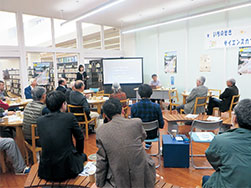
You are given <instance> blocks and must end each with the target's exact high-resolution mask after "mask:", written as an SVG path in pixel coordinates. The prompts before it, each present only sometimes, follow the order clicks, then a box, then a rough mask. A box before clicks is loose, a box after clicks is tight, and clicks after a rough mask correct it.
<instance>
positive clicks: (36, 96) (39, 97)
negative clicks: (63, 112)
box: [31, 86, 46, 103]
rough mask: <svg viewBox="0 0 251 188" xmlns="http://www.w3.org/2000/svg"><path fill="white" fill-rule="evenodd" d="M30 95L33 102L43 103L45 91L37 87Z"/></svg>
mask: <svg viewBox="0 0 251 188" xmlns="http://www.w3.org/2000/svg"><path fill="white" fill-rule="evenodd" d="M31 95H32V99H33V100H34V101H40V102H42V103H45V100H46V89H45V88H44V87H40V86H37V87H35V88H34V89H33V90H32V91H31Z"/></svg>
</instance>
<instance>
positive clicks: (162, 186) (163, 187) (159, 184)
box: [154, 179, 181, 188]
mask: <svg viewBox="0 0 251 188" xmlns="http://www.w3.org/2000/svg"><path fill="white" fill-rule="evenodd" d="M154 187H155V188H181V187H179V186H177V185H172V184H170V183H166V182H164V181H163V180H161V179H156V182H155V185H154Z"/></svg>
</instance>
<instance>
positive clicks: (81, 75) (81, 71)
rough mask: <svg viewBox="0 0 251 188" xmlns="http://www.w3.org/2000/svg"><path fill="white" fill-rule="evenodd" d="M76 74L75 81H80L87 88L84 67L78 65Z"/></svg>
mask: <svg viewBox="0 0 251 188" xmlns="http://www.w3.org/2000/svg"><path fill="white" fill-rule="evenodd" d="M78 71H79V72H78V73H77V79H76V80H82V81H83V82H84V84H85V88H87V80H88V78H89V77H88V76H87V73H86V72H85V67H84V66H83V65H79V67H78Z"/></svg>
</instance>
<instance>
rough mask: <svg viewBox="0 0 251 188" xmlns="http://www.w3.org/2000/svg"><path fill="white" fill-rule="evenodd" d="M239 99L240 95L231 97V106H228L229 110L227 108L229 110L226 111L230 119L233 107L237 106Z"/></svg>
mask: <svg viewBox="0 0 251 188" xmlns="http://www.w3.org/2000/svg"><path fill="white" fill-rule="evenodd" d="M239 99H240V95H234V96H233V97H232V101H231V104H230V108H229V110H228V113H229V117H230V118H231V116H232V111H233V108H234V107H235V105H237V104H238V102H239Z"/></svg>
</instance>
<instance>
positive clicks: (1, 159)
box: [0, 151, 7, 173]
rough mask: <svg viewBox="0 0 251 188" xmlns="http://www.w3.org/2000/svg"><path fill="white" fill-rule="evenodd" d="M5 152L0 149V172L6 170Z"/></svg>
mask: <svg viewBox="0 0 251 188" xmlns="http://www.w3.org/2000/svg"><path fill="white" fill-rule="evenodd" d="M4 156H5V154H4V151H0V165H1V168H2V173H6V172H7V168H6V164H5V159H4V158H5V157H4Z"/></svg>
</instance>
